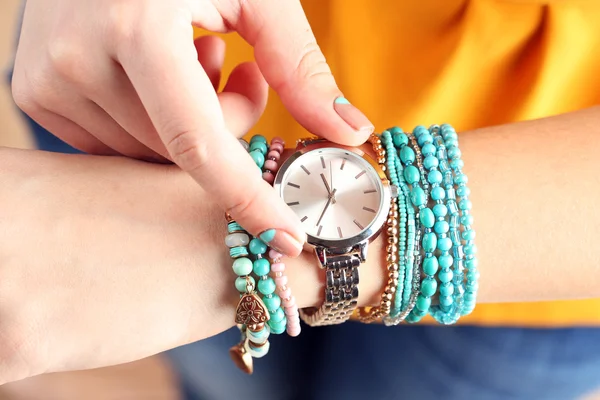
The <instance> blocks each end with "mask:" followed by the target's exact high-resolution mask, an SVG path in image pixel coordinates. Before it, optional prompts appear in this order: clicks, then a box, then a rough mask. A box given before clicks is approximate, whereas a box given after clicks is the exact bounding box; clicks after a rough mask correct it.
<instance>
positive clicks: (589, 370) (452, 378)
mask: <svg viewBox="0 0 600 400" xmlns="http://www.w3.org/2000/svg"><path fill="white" fill-rule="evenodd" d="M237 339H238V333H237V332H236V331H235V330H231V331H228V332H226V333H224V334H221V335H219V336H216V337H214V338H210V339H207V340H204V341H202V342H198V343H194V344H190V345H188V346H183V347H180V348H178V349H174V350H172V351H170V352H169V353H168V355H169V357H170V359H171V362H172V364H173V365H174V366H175V368H176V370H177V371H179V373H180V375H181V379H182V382H183V385H184V387H186V391H187V393H188V394H187V395H188V398H187V399H186V400H226V399H227V400H230V399H248V400H253V399H257V400H259V399H260V400H288V399H289V400H331V399H344V400H364V399H369V400H387V399H408V400H430V399H431V400H507V399H510V400H570V399H577V398H579V397H580V396H582V395H583V394H585V393H588V392H590V391H592V390H593V389H594V388H596V387H598V386H600V329H597V328H589V329H586V328H577V329H548V330H543V329H516V328H479V327H466V326H465V327H463V326H460V327H444V326H399V327H396V328H387V327H384V326H376V325H373V326H371V325H360V324H356V323H349V324H345V325H342V326H337V327H326V328H315V329H305V331H304V332H303V333H302V335H301V336H300V337H298V338H289V337H276V338H273V340H272V343H271V353H270V354H269V355H267V356H266V357H265V358H262V359H259V360H255V372H254V374H253V375H252V376H246V375H244V374H243V373H241V372H240V371H238V370H237V369H236V367H235V366H234V365H233V363H232V362H231V360H230V359H229V356H228V352H227V350H228V348H229V346H231V345H232V344H234V343H236V340H237Z"/></svg>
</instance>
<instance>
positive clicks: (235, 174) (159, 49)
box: [119, 21, 306, 256]
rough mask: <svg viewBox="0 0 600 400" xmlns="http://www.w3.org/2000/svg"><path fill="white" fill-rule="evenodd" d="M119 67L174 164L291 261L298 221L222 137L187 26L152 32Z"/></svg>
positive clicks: (301, 237) (301, 236)
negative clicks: (127, 78)
mask: <svg viewBox="0 0 600 400" xmlns="http://www.w3.org/2000/svg"><path fill="white" fill-rule="evenodd" d="M154 32H156V33H154ZM119 61H120V62H121V65H122V66H123V68H124V70H125V72H126V73H127V75H128V76H129V79H131V82H132V84H133V86H134V87H135V89H136V91H137V93H138V94H139V96H140V99H141V101H142V103H143V104H144V107H145V108H146V110H147V112H148V114H149V116H150V118H151V120H152V122H153V124H154V126H155V128H156V130H157V132H158V133H159V135H160V137H161V139H162V141H163V142H164V143H165V145H166V147H167V150H168V151H169V154H170V155H171V157H172V158H173V160H174V161H175V163H177V164H178V165H179V166H180V167H181V168H182V169H184V170H185V171H187V172H188V173H189V174H190V175H191V176H192V177H193V178H194V179H195V180H196V181H197V182H198V183H199V184H200V185H201V186H202V187H203V188H204V190H206V191H207V192H209V193H210V194H211V195H212V196H213V198H214V199H215V200H216V201H217V202H218V203H219V204H220V205H221V206H222V207H223V209H224V210H226V211H227V212H229V213H230V214H231V215H232V217H233V218H235V219H236V221H237V222H238V223H240V225H242V226H243V227H244V228H245V229H247V230H248V231H249V232H250V233H252V234H254V235H259V234H260V233H261V232H266V231H268V232H269V235H267V236H269V239H270V241H271V242H272V243H271V245H272V247H276V248H278V250H280V251H281V252H282V253H284V254H287V255H290V256H297V255H298V254H299V253H300V251H301V250H302V244H303V243H304V241H305V237H306V235H305V233H304V230H303V229H302V227H301V225H300V221H299V220H298V218H297V217H296V215H295V214H294V213H293V212H292V211H291V210H290V209H289V208H288V207H287V205H286V204H285V203H284V202H283V200H282V199H281V198H279V197H278V196H277V195H276V193H275V191H274V190H273V189H272V188H271V187H269V185H268V184H267V183H265V182H264V181H263V180H262V177H261V173H260V171H259V170H258V169H257V166H256V165H255V163H254V161H253V160H252V158H251V157H250V156H249V155H248V153H247V152H245V150H244V149H243V147H242V146H240V144H239V142H238V140H237V139H236V138H235V137H234V135H232V134H231V133H230V132H228V131H227V129H226V127H225V123H224V120H223V114H222V112H221V109H220V106H219V101H218V98H217V94H216V92H215V90H214V88H213V85H212V83H211V81H210V79H209V78H208V76H207V75H206V73H205V72H204V70H203V69H202V67H201V65H200V64H199V63H198V61H197V53H196V50H195V47H194V44H193V41H192V34H191V21H190V24H189V29H188V26H183V25H182V27H181V28H179V29H173V27H172V26H171V27H167V28H165V29H164V30H162V31H159V30H157V29H156V26H155V25H152V26H150V27H149V29H147V30H146V32H145V33H144V35H142V37H138V38H137V39H136V47H135V48H134V49H131V48H130V49H128V51H125V52H122V53H120V54H119ZM267 208H268V209H267Z"/></svg>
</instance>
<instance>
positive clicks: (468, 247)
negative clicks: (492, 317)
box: [440, 124, 479, 316]
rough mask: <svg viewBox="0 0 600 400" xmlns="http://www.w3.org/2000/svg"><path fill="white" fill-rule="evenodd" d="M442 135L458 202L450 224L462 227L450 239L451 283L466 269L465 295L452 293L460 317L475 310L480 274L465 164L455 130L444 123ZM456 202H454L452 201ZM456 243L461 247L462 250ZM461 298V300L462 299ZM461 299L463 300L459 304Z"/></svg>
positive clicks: (459, 279)
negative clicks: (452, 253)
mask: <svg viewBox="0 0 600 400" xmlns="http://www.w3.org/2000/svg"><path fill="white" fill-rule="evenodd" d="M440 129H441V134H442V138H443V140H444V144H445V146H446V150H447V155H448V157H449V158H450V159H451V161H450V167H451V169H452V172H453V177H454V184H455V185H456V194H457V195H458V196H459V201H458V212H459V215H460V218H456V219H455V220H454V221H451V224H450V225H451V228H452V225H453V224H454V225H458V222H459V221H460V225H461V226H462V228H463V229H462V232H461V237H462V240H461V238H460V237H459V236H458V229H457V230H456V231H457V234H456V235H454V236H453V237H452V239H453V242H456V243H457V245H456V247H457V249H458V251H457V254H456V255H455V261H456V266H455V276H454V282H455V284H456V283H457V282H460V283H461V284H462V283H463V279H464V268H465V266H466V268H467V269H468V272H467V282H466V285H465V288H466V290H465V292H464V293H463V292H462V291H458V292H457V291H455V293H454V295H455V299H454V301H455V303H456V304H457V305H458V307H459V311H460V315H462V316H464V315H468V314H470V313H471V312H472V311H473V309H474V308H475V301H476V298H477V289H478V280H479V272H478V270H477V258H476V254H477V246H475V231H474V230H473V229H472V227H471V225H472V224H473V216H472V215H471V201H470V200H469V194H470V190H469V188H468V187H467V186H466V184H467V182H468V178H467V175H465V174H464V173H463V172H462V168H463V166H464V162H463V161H462V160H461V158H460V157H461V152H460V149H459V148H458V135H457V134H456V131H455V130H454V128H452V127H451V126H450V125H448V124H443V125H442V126H441V127H440ZM455 203H456V201H455ZM459 244H462V250H461V247H460V246H459ZM461 297H462V299H461ZM461 300H462V301H461Z"/></svg>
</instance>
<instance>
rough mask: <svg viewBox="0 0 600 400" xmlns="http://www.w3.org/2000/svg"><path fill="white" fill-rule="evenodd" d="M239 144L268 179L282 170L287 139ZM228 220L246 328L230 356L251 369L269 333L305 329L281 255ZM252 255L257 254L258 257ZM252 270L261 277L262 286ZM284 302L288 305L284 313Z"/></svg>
mask: <svg viewBox="0 0 600 400" xmlns="http://www.w3.org/2000/svg"><path fill="white" fill-rule="evenodd" d="M240 143H241V145H242V146H243V147H244V148H245V149H247V150H248V151H249V154H250V156H251V157H252V159H253V160H254V162H255V164H256V165H257V166H258V167H259V170H261V169H262V168H263V166H264V167H265V170H264V171H263V172H262V173H263V178H264V179H265V180H267V181H269V176H272V175H274V174H275V173H276V172H277V161H278V160H279V158H280V155H281V152H282V151H283V140H281V139H278V138H275V139H273V141H272V143H271V146H270V147H269V146H267V144H266V143H267V141H266V139H265V138H264V137H263V136H260V135H255V136H254V137H253V138H252V140H251V141H250V143H248V142H246V141H244V140H240ZM265 156H266V157H267V158H265ZM265 164H266V166H265ZM227 218H228V233H229V234H228V235H227V237H226V239H225V243H226V245H227V246H228V247H229V248H230V251H229V253H230V256H231V257H232V258H233V259H234V263H233V269H234V272H235V273H236V274H237V275H238V278H236V281H235V286H236V289H237V290H238V291H239V292H240V296H241V299H240V301H239V303H238V306H237V308H236V316H235V322H236V324H237V326H238V328H239V329H240V332H241V341H240V343H239V344H238V345H236V346H234V347H232V348H231V349H230V355H231V357H232V359H233V360H234V362H235V363H236V365H238V367H240V369H242V370H243V371H245V372H247V373H252V371H253V363H252V358H260V357H263V356H265V355H266V354H267V353H268V351H269V347H270V345H269V341H268V337H269V335H270V334H271V333H274V334H280V333H283V332H284V331H285V330H286V328H287V330H288V332H289V333H290V335H291V336H297V335H298V334H299V333H300V323H299V315H298V311H297V306H295V300H294V298H293V297H292V296H291V290H290V289H289V288H287V287H286V285H287V277H286V276H284V275H283V271H284V269H285V265H284V264H283V263H281V260H280V259H281V254H279V253H276V252H273V251H269V252H268V247H267V245H266V244H265V243H264V242H263V241H262V240H261V239H260V238H251V235H249V234H248V232H246V231H245V230H244V229H243V228H242V227H241V226H240V225H239V224H237V223H236V222H235V221H233V220H232V219H231V218H230V217H229V216H227ZM267 252H268V254H269V257H270V258H271V259H272V260H275V261H277V262H276V263H275V264H276V265H275V271H273V272H274V275H275V277H274V278H273V277H271V276H270V274H271V272H272V266H271V262H270V261H269V259H268V258H266V257H265V255H266V254H267ZM250 257H253V260H251V259H250ZM251 273H254V274H255V275H256V276H257V277H258V284H256V280H255V279H254V277H252V276H251ZM256 289H258V293H257V291H256ZM276 291H277V292H278V293H277V294H276V293H275V292H276ZM281 293H285V294H286V296H285V299H284V301H282V298H281V297H280V296H279V294H281ZM259 294H260V295H259ZM282 304H283V306H285V307H286V309H285V311H284V309H283V308H282ZM294 310H295V313H294ZM288 315H289V317H291V320H292V321H293V322H292V324H291V325H290V324H288ZM294 321H296V322H294Z"/></svg>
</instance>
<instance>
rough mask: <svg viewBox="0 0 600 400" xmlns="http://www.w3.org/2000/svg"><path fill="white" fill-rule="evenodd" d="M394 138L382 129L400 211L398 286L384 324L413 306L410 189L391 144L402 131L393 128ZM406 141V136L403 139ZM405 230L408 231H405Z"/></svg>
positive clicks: (412, 235)
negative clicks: (411, 300) (410, 299)
mask: <svg viewBox="0 0 600 400" xmlns="http://www.w3.org/2000/svg"><path fill="white" fill-rule="evenodd" d="M393 131H394V139H393V138H392V136H391V133H390V131H384V132H383V133H382V141H383V143H384V145H385V146H386V149H387V154H388V159H387V166H388V174H389V175H390V179H391V181H392V183H393V184H394V185H396V186H397V187H398V197H397V203H398V209H399V213H400V226H399V251H398V260H399V271H398V282H399V284H398V289H397V290H396V293H395V296H394V299H393V306H392V308H391V311H390V315H389V316H388V317H386V318H385V319H384V323H386V324H388V325H389V324H390V323H391V322H392V321H394V323H398V322H399V318H398V317H399V314H401V313H402V311H403V309H406V308H408V307H412V306H413V305H411V304H409V296H410V289H411V288H412V275H413V270H412V267H413V265H412V264H413V262H414V259H413V256H414V253H413V248H414V238H415V231H414V228H415V225H414V210H413V209H412V207H411V206H410V204H409V202H410V200H408V199H409V190H408V186H407V185H406V181H405V179H404V173H403V169H402V165H401V164H400V161H399V158H398V156H397V150H396V148H395V147H394V141H395V142H396V143H397V144H399V145H400V143H399V142H402V137H401V136H400V135H401V130H399V128H398V129H396V130H394V129H393ZM406 140H407V141H408V139H407V138H406ZM407 231H408V234H407Z"/></svg>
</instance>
